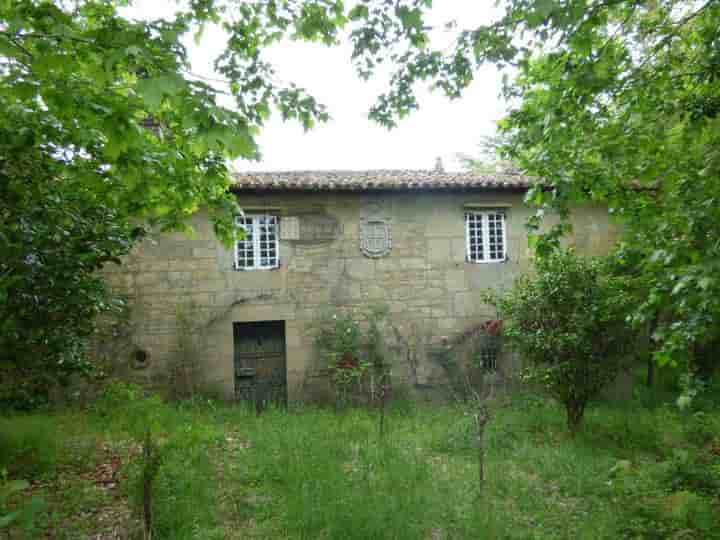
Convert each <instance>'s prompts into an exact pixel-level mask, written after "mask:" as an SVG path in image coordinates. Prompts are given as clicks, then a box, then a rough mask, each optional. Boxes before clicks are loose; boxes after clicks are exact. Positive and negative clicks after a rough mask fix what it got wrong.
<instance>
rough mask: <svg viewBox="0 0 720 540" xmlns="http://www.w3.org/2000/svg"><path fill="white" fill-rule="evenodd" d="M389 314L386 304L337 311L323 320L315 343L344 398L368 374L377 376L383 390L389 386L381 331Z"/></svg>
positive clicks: (341, 396)
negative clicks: (361, 312)
mask: <svg viewBox="0 0 720 540" xmlns="http://www.w3.org/2000/svg"><path fill="white" fill-rule="evenodd" d="M386 315H387V310H386V309H385V308H383V307H375V308H373V309H371V310H370V311H369V312H368V313H363V314H359V313H352V312H349V311H345V310H337V311H335V312H333V313H329V314H326V315H325V316H324V317H323V318H322V319H321V320H320V321H319V323H318V325H317V326H318V328H317V333H316V336H315V345H316V347H317V349H318V352H319V353H320V357H321V360H322V362H323V365H324V366H327V368H328V369H329V370H330V375H331V377H332V381H333V383H334V385H335V387H336V389H337V391H338V398H339V399H340V401H342V402H344V401H346V400H347V398H348V397H349V395H350V393H351V392H352V391H353V390H354V389H359V388H360V386H361V384H362V382H363V380H364V379H365V378H366V376H368V375H372V376H373V377H374V376H375V375H377V378H378V380H377V383H378V385H380V386H382V387H383V390H382V392H384V391H385V390H384V388H385V386H386V385H389V366H388V365H387V362H386V359H385V351H384V347H383V339H382V330H381V324H382V321H383V320H384V318H385V316H386ZM359 319H363V322H361V321H360V320H359ZM371 372H372V373H371ZM382 395H384V393H383V394H382ZM370 397H371V398H373V397H374V396H370Z"/></svg>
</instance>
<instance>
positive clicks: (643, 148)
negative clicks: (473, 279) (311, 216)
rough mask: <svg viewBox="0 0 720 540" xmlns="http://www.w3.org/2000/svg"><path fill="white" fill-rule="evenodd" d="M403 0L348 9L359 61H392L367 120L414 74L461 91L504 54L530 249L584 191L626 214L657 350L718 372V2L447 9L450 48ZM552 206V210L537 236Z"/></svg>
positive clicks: (559, 228) (365, 64)
mask: <svg viewBox="0 0 720 540" xmlns="http://www.w3.org/2000/svg"><path fill="white" fill-rule="evenodd" d="M408 3H409V4H412V9H411V12H412V14H413V15H412V17H408V16H407V14H406V15H404V16H401V17H400V24H396V23H394V21H393V17H392V16H391V15H390V14H389V13H387V12H386V11H385V10H384V9H383V6H382V4H381V3H380V2H377V3H376V2H369V3H368V4H367V5H365V4H364V5H363V6H362V8H358V9H355V10H354V11H353V13H352V15H353V18H354V19H356V20H363V21H366V23H367V24H366V26H363V27H362V28H360V29H357V30H355V31H353V34H352V37H353V40H354V43H355V56H356V57H357V58H358V64H359V66H360V72H361V74H366V75H369V74H370V73H371V72H372V71H373V68H374V67H375V66H376V65H378V64H380V63H382V62H383V61H390V62H392V63H393V64H394V68H395V71H394V74H393V76H392V78H391V85H390V89H389V90H388V91H387V92H386V93H385V94H383V95H382V96H381V97H380V99H379V100H378V103H377V104H376V106H375V107H373V109H372V110H371V117H373V118H374V119H376V120H378V121H379V122H381V123H384V124H386V125H395V124H396V123H397V121H398V120H399V119H400V118H402V117H404V116H406V115H407V114H409V113H410V112H412V111H413V110H415V109H417V108H418V101H417V95H416V89H417V87H418V86H419V85H421V84H423V85H424V84H430V85H431V86H432V87H434V88H437V89H439V90H441V91H442V92H443V93H445V94H446V95H447V96H449V97H451V98H455V97H457V96H459V95H460V94H461V93H462V92H463V90H464V89H465V88H467V86H468V85H469V84H470V83H471V82H472V81H473V80H474V78H475V77H476V74H477V72H478V71H477V70H478V68H479V67H480V66H481V65H484V64H488V63H489V64H494V65H495V66H497V67H499V68H506V67H508V66H512V67H513V68H514V71H513V74H512V76H511V77H510V76H507V75H506V79H505V81H506V82H505V85H504V89H503V95H504V96H505V97H506V98H507V99H508V100H509V101H510V102H511V103H512V106H511V109H510V112H509V114H508V115H507V117H506V118H504V119H503V120H502V121H501V122H500V133H499V138H500V140H501V144H500V145H499V150H500V157H501V159H503V160H506V161H509V162H511V163H513V164H514V165H515V166H517V167H518V168H520V169H521V170H523V171H524V172H525V173H527V174H528V175H529V176H533V177H537V178H538V179H540V181H539V182H538V183H537V185H536V186H535V187H534V188H533V189H531V190H530V192H529V193H528V196H527V200H528V202H530V203H532V204H534V205H536V206H537V213H536V215H535V216H533V218H532V219H531V220H530V223H529V225H530V228H531V230H532V231H533V232H534V233H535V234H538V235H539V237H540V242H539V243H538V244H537V246H538V248H539V249H540V250H541V252H543V253H544V252H547V251H548V250H550V249H553V248H554V247H557V245H558V241H559V239H560V237H562V236H563V235H564V234H565V233H566V232H567V231H568V230H569V229H570V225H569V221H568V219H567V218H569V216H570V213H571V210H572V208H574V207H576V206H577V205H578V204H580V203H601V204H603V205H607V206H608V207H609V209H610V212H611V213H612V214H613V215H614V216H616V218H617V219H618V221H620V222H621V223H622V224H623V229H622V242H621V249H620V253H621V257H622V258H623V259H624V263H625V264H626V267H627V270H628V273H627V277H628V280H629V281H631V282H633V284H634V285H635V286H636V287H637V288H638V296H637V297H638V303H637V305H636V306H635V307H634V309H633V313H632V317H633V322H634V323H635V324H637V325H638V326H641V325H644V324H648V323H650V322H651V321H653V320H657V319H658V316H660V317H659V324H658V325H657V328H656V329H655V331H654V333H653V340H654V342H655V343H656V344H657V347H656V348H655V351H654V356H655V359H656V360H657V361H658V362H659V363H660V364H669V365H673V366H678V365H679V366H687V365H689V364H690V365H692V364H693V363H694V362H695V361H697V360H698V359H699V358H704V359H705V361H706V363H707V364H709V366H710V368H708V366H707V365H705V366H693V367H695V368H696V369H700V370H701V371H705V374H706V375H707V374H709V373H712V367H716V366H717V355H714V354H712V351H713V350H715V349H716V348H717V341H718V339H719V337H720V336H719V334H718V328H720V279H718V277H717V273H718V265H717V261H718V259H720V244H718V242H716V240H715V234H714V231H716V230H717V229H718V227H719V226H720V204H718V200H720V182H718V181H717V179H718V175H720V128H719V126H720V120H719V119H720V114H719V113H720V91H719V90H718V84H717V81H718V76H719V73H720V71H719V70H718V65H720V62H719V60H718V59H719V58H720V53H719V52H718V47H717V43H718V39H720V5H719V4H718V3H717V2H714V1H707V2H691V1H689V0H659V1H654V2H644V1H641V0H615V1H612V2H603V1H587V0H568V1H565V2H558V1H555V0H533V1H526V0H504V1H503V2H500V4H499V8H500V9H499V15H498V16H497V17H496V18H495V20H493V21H491V22H488V23H486V24H482V25H479V26H475V27H467V26H463V24H462V21H453V22H452V23H451V24H450V25H448V29H455V31H456V38H455V41H454V43H453V45H452V46H450V47H447V46H443V47H442V48H438V47H435V46H434V44H433V43H431V42H430V39H429V36H430V32H431V31H432V28H431V27H430V26H429V25H428V24H427V22H426V21H423V19H425V18H426V17H425V15H426V14H427V11H428V10H429V9H430V2H424V1H415V2H408ZM401 4H404V2H403V3H401ZM398 9H400V8H398ZM418 21H421V22H418ZM373 36H384V37H385V40H384V42H383V43H384V44H386V45H387V47H378V44H377V43H376V42H375V41H374V40H373V39H372V37H373ZM548 43H552V47H549V46H548V45H547V44H548ZM551 213H552V214H559V215H560V217H561V220H560V223H558V224H557V225H554V226H552V227H550V231H549V232H546V233H544V234H539V231H540V226H541V224H542V221H543V217H544V216H545V215H548V214H551Z"/></svg>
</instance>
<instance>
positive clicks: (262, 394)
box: [233, 321, 287, 407]
mask: <svg viewBox="0 0 720 540" xmlns="http://www.w3.org/2000/svg"><path fill="white" fill-rule="evenodd" d="M233 335H234V345H235V358H234V364H235V397H236V399H238V400H240V401H247V402H250V403H255V405H256V406H257V407H262V406H264V405H265V404H267V403H270V402H272V403H277V404H285V403H286V402H287V375H286V373H287V370H286V362H285V322H284V321H263V322H252V323H233Z"/></svg>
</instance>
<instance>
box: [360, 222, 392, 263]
mask: <svg viewBox="0 0 720 540" xmlns="http://www.w3.org/2000/svg"><path fill="white" fill-rule="evenodd" d="M391 249H392V232H391V231H390V223H388V222H387V221H385V220H384V219H377V218H373V219H368V220H365V221H363V222H362V223H360V250H361V251H362V252H363V254H364V255H365V256H366V257H373V258H376V257H383V256H385V255H387V254H388V253H390V250H391Z"/></svg>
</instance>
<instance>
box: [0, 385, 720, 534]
mask: <svg viewBox="0 0 720 540" xmlns="http://www.w3.org/2000/svg"><path fill="white" fill-rule="evenodd" d="M113 392H115V394H114V395H113V394H112V392H111V393H110V394H109V396H108V397H107V398H106V399H105V401H100V402H99V403H98V405H97V406H96V407H95V408H94V409H93V411H92V412H89V413H87V414H85V415H79V414H78V413H72V414H70V413H68V414H66V415H59V416H47V415H33V416H23V417H13V418H10V419H6V420H4V424H3V426H2V427H3V432H7V431H8V430H10V429H12V428H14V426H16V425H18V426H19V427H20V428H21V429H20V431H17V432H14V433H15V434H14V435H13V437H12V438H7V439H4V442H3V446H2V451H3V459H4V461H3V462H2V463H3V464H15V463H16V462H14V461H13V460H12V458H8V457H7V456H10V455H15V456H19V455H24V456H36V457H37V463H34V460H35V458H32V459H31V458H30V457H26V458H25V459H26V462H24V463H25V464H24V465H22V466H15V467H14V468H13V469H11V470H13V475H14V476H15V477H20V476H22V477H24V478H27V479H31V480H32V479H34V478H36V477H37V478H39V477H42V478H46V479H48V478H50V479H51V480H52V478H53V475H57V474H58V471H59V470H66V469H67V468H68V467H73V466H74V467H76V468H77V470H78V475H77V481H75V482H74V483H72V485H71V486H70V488H69V490H68V491H67V493H70V494H71V497H70V499H72V500H75V502H76V505H75V508H74V510H75V511H78V512H79V511H82V508H81V507H79V506H78V505H83V504H85V505H87V508H85V511H86V512H93V513H91V514H90V515H102V512H103V508H105V507H107V506H112V505H117V504H118V502H121V503H122V504H124V505H126V506H127V507H128V508H129V510H128V512H126V513H125V514H122V515H123V519H125V520H126V522H125V523H123V524H122V525H123V527H125V529H126V530H128V531H131V532H132V531H134V532H132V534H135V535H136V536H137V537H139V534H140V530H141V529H140V527H139V519H138V518H139V516H140V512H141V508H142V496H141V490H140V479H141V475H140V463H141V460H140V442H141V441H142V435H143V433H144V432H145V430H147V429H151V430H152V431H153V437H154V440H155V441H156V443H157V445H158V448H159V452H160V455H161V457H162V461H161V465H160V468H159V470H158V475H157V480H156V483H155V489H154V498H153V509H154V514H155V521H154V533H155V536H154V538H157V539H185V538H187V539H190V538H193V539H195V538H198V539H221V538H293V539H305V538H308V539H309V538H313V539H316V538H328V539H335V538H348V539H355V538H357V539H360V538H362V539H368V538H391V539H411V538H412V539H418V538H421V539H423V538H428V539H430V538H438V539H439V538H443V539H449V538H518V539H519V538H548V539H549V538H553V539H554V538H568V539H569V538H573V539H575V538H669V537H675V538H720V521H719V518H718V516H720V505H719V497H720V439H719V438H718V436H719V435H720V429H718V428H720V413H718V410H717V409H714V410H707V411H704V412H702V413H698V412H695V413H680V412H679V411H677V410H676V408H674V406H673V405H672V404H671V403H666V404H664V405H662V404H658V403H657V402H653V404H652V406H645V405H643V403H647V401H648V400H647V399H644V400H642V401H641V400H636V401H632V402H628V403H624V404H610V403H606V404H601V405H599V406H597V407H595V408H593V409H591V410H589V411H588V415H587V418H586V425H585V428H584V430H583V431H582V432H581V433H580V434H578V435H577V436H576V437H575V438H571V437H570V436H569V435H568V434H567V432H566V428H565V420H564V412H563V411H562V410H561V409H560V408H558V407H557V406H556V405H554V404H553V403H551V402H548V401H545V400H543V399H541V398H538V397H534V396H517V397H515V398H514V399H513V400H512V402H511V403H508V404H504V405H503V406H502V407H499V408H497V409H496V410H495V412H494V415H493V419H492V421H491V423H490V424H489V426H488V428H487V431H486V436H485V441H486V445H485V446H486V470H487V481H486V483H485V485H484V486H482V488H481V487H480V486H479V485H478V481H477V461H476V460H477V457H476V447H475V432H474V426H473V422H472V419H471V417H470V416H468V415H466V414H465V411H464V409H463V408H462V407H459V406H458V407H454V406H435V407H431V406H415V405H412V404H407V403H394V404H392V406H391V407H390V408H389V411H388V414H387V427H388V432H387V435H386V437H385V438H383V439H380V437H379V433H378V418H377V415H376V413H375V412H373V411H366V410H359V409H356V410H348V411H346V412H344V413H342V414H335V413H333V412H332V411H329V410H325V409H319V408H310V407H303V408H297V409H292V410H290V411H285V410H276V409H270V410H268V411H266V412H264V413H263V414H262V415H260V416H257V415H256V414H255V412H254V411H250V410H247V409H244V408H242V407H230V406H227V405H220V404H216V403H211V402H207V401H195V402H193V403H186V404H182V405H168V404H165V403H162V402H161V401H160V400H158V399H154V398H145V397H143V396H142V395H141V393H136V394H133V395H131V396H130V395H128V394H127V392H131V393H132V392H139V391H137V390H135V389H132V388H125V389H121V390H120V391H118V390H117V389H115V390H113ZM71 418H76V419H77V418H83V421H82V422H79V423H78V424H77V425H79V426H81V427H80V428H77V429H75V430H74V431H73V430H64V429H58V427H57V426H63V425H66V424H67V422H68V421H69V420H70V419H71ZM22 433H24V435H22V436H21V435H20V434H22ZM98 438H99V439H101V440H102V441H103V443H102V444H103V445H105V446H104V448H106V450H105V453H106V454H107V452H108V451H107V447H108V445H109V446H110V448H111V449H112V451H111V452H110V453H112V452H115V453H116V454H117V455H119V456H121V458H122V464H123V466H122V469H121V471H120V473H119V480H118V483H119V486H118V488H117V489H115V490H114V491H112V490H111V494H110V495H108V496H106V497H105V498H103V497H100V499H99V503H92V502H91V501H89V498H88V496H87V494H88V493H90V492H92V489H91V487H88V486H87V485H83V484H82V482H81V481H80V479H81V478H83V474H84V473H83V471H87V470H88V468H90V467H91V465H89V464H92V463H101V462H102V461H103V459H104V457H103V455H96V456H95V457H94V458H93V459H90V458H86V459H84V460H83V461H78V460H75V461H74V462H72V461H68V459H67V458H64V457H62V456H67V455H68V450H67V448H71V447H72V446H73V445H75V446H77V445H78V440H83V439H88V440H97V439H98ZM43 441H45V442H47V443H48V444H47V445H45V443H44V442H43ZM79 446H80V447H81V448H91V447H92V445H89V444H84V445H83V444H80V445H79ZM28 448H35V450H33V451H28ZM41 448H50V449H54V450H48V451H47V452H45V451H44V450H41ZM33 452H36V453H35V454H33ZM70 453H72V451H70ZM96 453H97V452H96ZM28 460H29V461H28ZM30 462H33V463H32V464H30ZM60 462H62V463H64V465H62V467H59V466H58V464H59V463H60ZM73 463H74V465H73ZM5 466H7V465H5ZM9 470H10V469H9ZM83 486H84V487H83ZM47 489H48V493H50V491H51V490H52V489H53V488H52V487H51V486H50V487H48V488H47ZM73 489H74V490H75V492H73V491H72V490H73ZM88 490H90V491H88ZM73 493H75V494H74V495H73ZM63 504H64V505H67V504H69V503H68V501H65V502H64V503H60V501H57V500H53V499H52V498H50V501H49V509H48V511H47V512H46V514H47V515H46V516H45V518H44V520H43V521H42V526H43V527H45V528H46V529H48V530H54V531H59V530H63V531H67V530H73V529H71V528H70V529H68V528H67V527H64V524H66V523H67V520H68V519H69V518H68V516H67V515H66V514H64V513H63V512H62V511H61V509H62V508H63ZM93 504H95V507H94V508H93ZM97 521H101V520H100V518H97ZM103 523H104V522H103ZM85 525H86V526H85V527H84V528H83V527H79V528H76V529H75V532H73V533H72V534H75V533H77V536H72V534H69V535H67V536H64V537H65V538H73V537H82V534H88V533H89V532H90V531H91V530H97V529H99V528H102V527H100V525H97V523H93V519H89V520H86V524H85ZM102 526H103V527H104V526H105V525H104V524H103V525H102ZM58 537H60V538H63V536H58Z"/></svg>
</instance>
